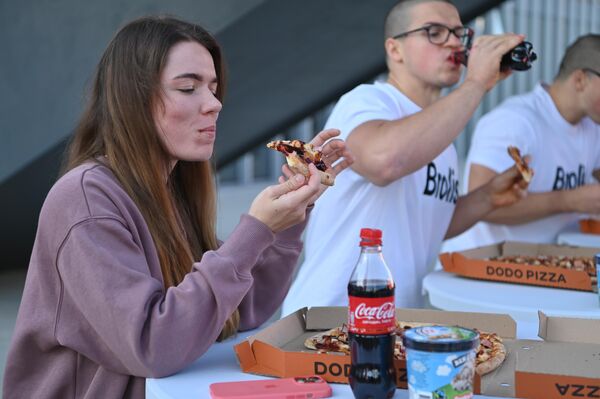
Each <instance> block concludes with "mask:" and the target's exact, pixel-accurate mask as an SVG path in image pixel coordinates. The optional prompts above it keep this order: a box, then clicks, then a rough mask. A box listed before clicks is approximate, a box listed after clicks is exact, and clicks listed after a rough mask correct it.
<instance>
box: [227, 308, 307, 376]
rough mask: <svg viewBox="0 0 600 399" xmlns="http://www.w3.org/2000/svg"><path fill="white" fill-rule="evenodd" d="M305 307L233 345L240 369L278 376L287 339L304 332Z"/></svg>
mask: <svg viewBox="0 0 600 399" xmlns="http://www.w3.org/2000/svg"><path fill="white" fill-rule="evenodd" d="M305 314H306V308H303V309H300V310H298V311H296V312H294V313H292V314H290V315H289V316H286V317H284V318H283V319H281V320H278V321H277V322H276V323H273V324H272V325H270V326H268V327H266V328H264V329H263V330H261V331H259V332H258V333H256V334H255V335H253V336H251V337H248V339H246V340H244V341H242V342H240V343H239V344H237V345H235V346H234V347H233V349H234V351H235V353H236V355H237V358H238V361H239V363H240V367H241V369H242V371H244V372H247V373H255V374H264V375H275V376H280V372H279V371H278V370H282V366H283V364H284V352H283V351H282V350H281V349H279V348H280V347H282V346H284V345H285V344H286V343H287V341H289V340H290V339H292V338H294V337H296V336H297V335H299V334H302V333H303V332H304V315H305Z"/></svg>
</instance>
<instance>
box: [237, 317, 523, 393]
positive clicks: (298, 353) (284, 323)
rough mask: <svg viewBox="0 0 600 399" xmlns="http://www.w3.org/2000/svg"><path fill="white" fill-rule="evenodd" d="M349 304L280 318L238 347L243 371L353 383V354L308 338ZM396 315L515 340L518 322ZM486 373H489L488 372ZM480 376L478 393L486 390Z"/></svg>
mask: <svg viewBox="0 0 600 399" xmlns="http://www.w3.org/2000/svg"><path fill="white" fill-rule="evenodd" d="M347 317H348V310H347V308H346V307H312V308H310V309H307V308H303V309H300V310H298V311H296V312H295V313H292V314H290V315H288V316H287V317H285V318H283V319H281V320H278V321H276V322H275V323H273V324H271V325H270V326H268V327H266V328H264V329H263V330H261V331H260V332H258V333H257V334H255V335H253V336H251V337H248V338H247V339H246V340H245V341H243V342H241V343H239V344H238V345H236V346H235V347H234V350H235V352H236V355H237V357H238V361H239V363H240V367H241V369H242V371H243V372H246V373H251V374H259V375H266V376H272V377H294V376H298V375H310V374H317V375H320V376H321V377H323V378H324V379H325V380H326V381H329V382H337V383H343V384H347V383H348V374H349V371H350V356H348V355H345V354H343V353H318V352H316V351H314V350H310V349H307V348H305V347H304V341H305V339H306V338H308V337H310V336H312V335H314V334H316V333H317V332H318V331H325V330H328V329H331V328H333V327H337V326H340V325H342V324H343V323H346V321H347ZM396 318H397V320H402V321H414V322H426V323H440V324H452V325H461V326H464V327H471V328H478V329H480V330H482V331H493V332H495V333H497V334H499V335H500V336H501V337H503V338H506V339H510V340H514V338H515V335H516V323H515V321H514V320H513V319H512V318H511V317H510V316H508V315H501V314H486V313H471V312H445V311H438V310H430V309H396ZM486 377H487V376H486ZM396 378H397V381H396V382H397V386H398V387H399V388H404V389H406V387H407V381H406V378H407V376H406V365H405V362H404V361H399V360H397V361H396ZM480 382H481V381H480V378H479V377H476V378H475V392H476V393H479V392H481V389H480Z"/></svg>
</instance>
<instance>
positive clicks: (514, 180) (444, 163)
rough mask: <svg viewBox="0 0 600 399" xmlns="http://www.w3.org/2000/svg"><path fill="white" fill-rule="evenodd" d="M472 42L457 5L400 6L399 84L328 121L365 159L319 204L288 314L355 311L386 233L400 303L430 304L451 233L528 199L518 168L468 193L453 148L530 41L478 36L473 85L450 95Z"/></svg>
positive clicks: (394, 55) (366, 95) (370, 92)
mask: <svg viewBox="0 0 600 399" xmlns="http://www.w3.org/2000/svg"><path fill="white" fill-rule="evenodd" d="M471 36H472V32H471V30H470V29H469V28H467V27H465V26H463V24H462V23H461V20H460V16H459V14H458V11H457V9H456V8H455V7H454V5H453V4H452V3H451V2H449V1H441V0H427V1H423V0H408V1H400V2H398V3H397V4H396V5H395V6H394V7H393V8H392V9H391V10H390V12H389V13H388V15H387V17H386V21H385V42H384V46H385V51H386V58H387V66H388V69H389V73H388V79H387V82H376V83H375V84H368V85H366V84H365V85H360V86H358V87H357V88H355V89H354V90H352V91H350V92H349V93H347V94H346V95H344V96H343V97H342V98H341V99H340V101H339V102H338V104H337V105H336V107H335V108H334V110H333V112H332V114H331V116H330V118H329V120H328V122H327V124H326V125H327V126H329V127H337V128H339V129H340V130H341V131H342V136H343V137H344V138H346V142H347V145H348V147H349V148H350V149H351V151H352V152H353V154H354V155H355V163H354V165H353V167H352V170H348V171H347V173H345V174H343V175H345V176H343V175H340V176H338V178H337V179H336V186H335V189H334V190H329V191H328V192H327V193H325V195H324V196H323V197H322V198H321V199H320V201H319V204H317V205H316V206H315V209H314V211H313V214H312V216H311V220H310V222H309V226H308V229H307V236H306V241H305V243H306V247H305V261H304V263H303V265H302V266H301V267H300V270H299V273H298V276H297V278H296V280H295V282H294V284H293V285H292V288H291V290H290V292H289V294H288V297H287V298H286V300H285V302H284V307H283V314H284V315H285V314H288V313H290V312H293V311H295V310H297V309H298V308H300V307H302V306H306V305H347V301H348V296H347V291H346V289H347V288H346V286H347V282H348V280H349V278H350V274H351V272H352V268H353V266H354V264H355V263H356V260H357V259H358V254H359V247H358V242H359V237H358V235H359V231H360V228H361V227H373V228H380V229H382V230H383V243H384V245H383V254H384V257H385V259H386V261H387V263H388V264H389V266H390V269H391V270H392V273H393V277H394V280H395V283H396V295H395V297H396V305H397V306H402V307H421V306H422V305H423V297H422V293H421V286H422V280H423V277H424V276H425V275H426V273H427V271H428V266H430V265H432V264H433V262H434V261H435V258H436V256H437V254H438V250H439V247H440V244H441V242H442V240H443V239H444V237H446V236H450V237H451V236H454V235H456V234H458V233H461V232H462V231H464V230H465V229H467V228H468V227H470V226H471V225H472V224H473V223H475V222H476V221H478V220H480V219H481V218H482V217H483V216H484V215H486V214H487V213H489V212H491V211H492V210H493V209H495V208H496V207H498V206H502V205H507V204H512V203H514V202H515V201H517V200H518V199H519V198H520V197H521V196H522V195H523V190H522V186H520V185H519V184H518V179H519V177H518V173H517V171H516V169H515V168H510V169H509V170H508V171H506V172H505V173H503V174H500V175H499V176H497V177H496V178H494V179H492V180H491V181H490V182H489V183H488V184H486V185H484V186H483V187H481V188H480V189H479V190H477V191H474V192H473V193H471V194H469V195H467V196H464V197H459V195H458V175H457V172H458V167H457V156H456V150H455V148H454V147H453V145H452V141H453V140H454V139H455V138H456V137H457V136H458V134H459V133H460V132H461V131H462V130H463V129H464V127H465V125H466V124H467V122H468V121H469V119H470V118H471V116H472V115H473V112H474V111H475V109H476V108H477V106H478V105H479V103H480V102H481V100H482V98H483V96H484V95H485V93H486V92H487V91H488V90H490V89H491V88H492V87H494V85H495V84H496V83H497V82H498V81H499V80H501V79H503V78H505V77H506V76H507V75H508V73H501V72H499V65H500V60H501V57H502V55H503V54H505V53H507V52H508V51H509V50H511V49H512V48H514V47H515V46H516V45H517V44H519V43H520V42H521V41H522V40H523V38H524V37H523V36H522V35H516V34H507V35H501V36H483V37H479V38H477V39H475V41H474V44H473V47H472V49H471V52H470V57H469V67H468V70H467V74H466V78H465V81H464V82H463V83H462V84H461V85H460V86H459V87H457V88H456V89H455V90H453V91H452V92H451V93H450V94H448V95H447V96H444V97H442V96H441V90H442V89H443V88H446V87H450V86H452V85H454V84H456V83H457V82H458V81H459V78H460V76H461V72H462V68H463V67H462V66H461V65H460V64H458V63H456V62H455V57H454V53H455V52H457V51H460V50H463V49H464V46H465V45H466V44H467V42H468V41H469V40H470V39H471ZM334 210H335V212H334Z"/></svg>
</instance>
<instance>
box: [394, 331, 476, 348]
mask: <svg viewBox="0 0 600 399" xmlns="http://www.w3.org/2000/svg"><path fill="white" fill-rule="evenodd" d="M403 342H404V346H405V347H406V348H409V349H415V350H420V351H424V352H459V351H466V350H470V349H474V348H477V347H478V346H479V333H478V332H477V331H474V330H470V329H468V328H464V327H459V326H437V325H431V326H421V327H415V328H411V329H409V330H406V331H404V337H403Z"/></svg>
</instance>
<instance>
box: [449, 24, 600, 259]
mask: <svg viewBox="0 0 600 399" xmlns="http://www.w3.org/2000/svg"><path fill="white" fill-rule="evenodd" d="M507 141H509V142H511V143H512V144H513V145H515V146H517V147H518V148H519V149H520V151H521V153H522V154H530V155H531V167H532V169H533V170H534V171H535V175H534V176H533V179H532V180H531V184H530V186H529V191H530V193H529V195H528V196H527V198H525V199H524V200H523V201H520V202H519V203H518V204H514V205H512V206H509V207H505V208H503V209H498V210H496V211H494V212H492V213H490V214H488V215H487V216H486V217H485V218H484V220H485V221H486V222H482V223H478V224H477V225H475V226H474V227H473V228H472V229H470V230H469V231H467V232H466V233H465V234H463V235H461V236H460V237H457V238H456V239H455V240H453V242H452V243H450V244H449V246H451V247H452V249H464V248H472V247H475V246H480V245H486V244H491V243H495V242H500V241H504V240H512V241H529V242H539V243H555V242H556V238H557V235H558V234H559V233H560V232H561V231H564V230H576V229H577V222H578V219H579V218H580V217H582V216H583V215H582V214H592V215H595V216H596V217H598V216H599V215H600V185H599V184H596V183H597V181H596V179H595V178H594V177H593V175H594V173H593V172H594V170H597V169H599V168H600V35H598V34H589V35H585V36H582V37H580V38H579V39H577V40H576V41H575V42H574V43H573V44H572V45H571V46H570V47H569V48H567V50H566V52H565V55H564V56H563V59H562V61H561V64H560V67H559V71H558V74H557V76H556V78H555V80H554V82H552V84H550V85H546V84H544V83H540V84H538V85H537V86H536V87H535V88H534V89H533V91H531V92H529V93H527V94H525V95H520V96H515V97H512V98H510V99H508V100H506V101H505V102H503V103H502V104H501V105H500V106H499V107H497V108H496V109H494V110H493V111H491V112H490V113H488V114H487V115H485V116H484V117H483V118H481V119H480V120H479V122H478V124H477V127H476V129H475V134H474V136H473V142H472V144H471V148H470V151H469V156H468V158H467V166H466V168H465V174H466V176H465V177H466V179H465V181H466V182H468V183H469V189H470V190H475V189H477V188H478V187H480V186H481V185H483V184H486V183H487V182H488V181H489V180H490V179H492V178H494V176H496V175H497V174H498V172H499V171H501V170H503V169H504V168H506V166H507V165H508V164H510V162H511V160H510V158H509V157H508V156H507V155H506V143H507Z"/></svg>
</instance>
